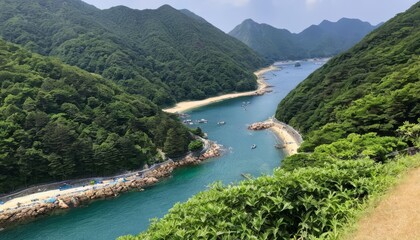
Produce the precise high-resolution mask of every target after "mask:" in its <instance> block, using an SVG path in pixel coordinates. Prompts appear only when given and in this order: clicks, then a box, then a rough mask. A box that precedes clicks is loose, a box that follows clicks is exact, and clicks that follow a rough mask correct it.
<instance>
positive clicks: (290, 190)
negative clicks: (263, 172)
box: [121, 3, 420, 240]
mask: <svg viewBox="0 0 420 240" xmlns="http://www.w3.org/2000/svg"><path fill="white" fill-rule="evenodd" d="M419 21H420V3H417V4H415V5H414V6H413V7H412V8H410V9H409V10H407V11H406V12H405V13H402V14H399V15H397V16H396V17H395V18H393V19H391V20H390V21H388V22H387V23H385V24H384V25H383V26H381V27H380V28H378V29H377V30H375V31H374V32H372V33H371V34H369V35H368V36H367V37H365V38H364V39H363V40H362V41H361V42H360V43H359V44H357V45H356V46H355V47H353V48H352V49H350V50H349V51H347V52H345V53H343V54H341V55H339V56H337V57H335V58H333V59H332V60H330V61H329V62H328V63H327V64H326V65H324V66H323V67H322V68H320V69H319V70H317V71H316V72H315V73H313V74H312V75H311V76H309V78H308V79H306V80H305V81H304V82H303V83H301V84H300V85H299V86H298V87H297V88H296V89H295V90H294V91H293V92H292V93H291V94H289V96H288V97H287V98H285V99H284V100H283V101H282V102H281V103H280V105H279V108H278V110H277V113H276V117H277V118H278V119H281V120H283V121H287V122H289V123H290V124H292V125H293V126H295V127H298V128H299V129H300V130H301V131H304V133H306V135H305V136H304V139H305V142H304V144H303V146H302V147H303V148H304V150H305V151H311V152H307V153H299V154H295V155H293V156H291V157H288V158H286V159H285V160H283V162H282V168H280V169H276V170H275V171H274V174H273V175H272V176H263V177H259V178H257V179H254V180H248V181H244V182H241V183H239V184H237V185H235V184H232V185H229V186H225V187H224V186H222V184H221V183H216V184H214V185H213V186H212V187H211V188H210V190H208V191H205V192H202V193H200V194H198V195H196V196H194V197H193V198H191V199H189V200H188V201H187V202H186V203H182V204H176V205H175V206H174V207H173V208H172V209H171V210H170V211H169V213H168V214H167V215H166V216H165V217H163V218H162V219H160V220H159V221H154V222H152V224H151V226H150V228H149V229H148V230H147V231H146V232H144V233H141V234H140V235H138V236H135V237H133V236H126V237H122V238H121V240H123V239H127V240H128V239H340V237H342V235H341V234H343V232H345V231H348V229H350V227H349V225H351V224H352V223H353V222H354V220H355V218H356V216H357V214H360V211H361V210H363V209H366V207H367V205H368V204H370V203H372V199H378V197H379V196H381V195H383V194H384V192H385V191H386V190H387V189H388V188H389V187H390V186H392V184H393V183H395V181H396V180H397V179H399V178H400V177H401V175H400V174H401V173H403V172H404V171H407V169H409V168H415V167H416V168H418V167H420V154H417V155H415V156H413V157H407V156H402V157H401V156H397V157H396V158H394V159H390V156H393V155H394V154H390V153H394V151H395V150H401V149H404V148H406V147H407V146H409V145H411V144H413V145H416V146H417V147H420V122H419V121H420V119H419V117H420V109H419V107H420V58H419V56H420V55H419V54H420V52H419V51H420V45H419V44H420V41H419V40H420V22H419ZM405 121H407V122H405ZM409 122H411V123H409ZM397 128H398V129H397ZM348 133H351V134H348ZM397 134H401V137H399V136H398V137H397ZM384 135H387V136H384Z"/></svg>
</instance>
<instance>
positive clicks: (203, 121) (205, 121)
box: [197, 118, 208, 123]
mask: <svg viewBox="0 0 420 240" xmlns="http://www.w3.org/2000/svg"><path fill="white" fill-rule="evenodd" d="M197 122H198V123H207V122H208V120H207V119H204V118H202V119H200V120H197Z"/></svg>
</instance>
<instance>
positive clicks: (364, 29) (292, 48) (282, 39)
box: [229, 18, 375, 61]
mask: <svg viewBox="0 0 420 240" xmlns="http://www.w3.org/2000/svg"><path fill="white" fill-rule="evenodd" d="M373 29H375V26H372V25H370V24H369V23H367V22H362V21H360V20H358V19H348V18H342V19H340V20H339V21H338V22H330V21H326V20H325V21H323V22H322V23H320V24H319V25H312V26H310V27H308V28H307V29H305V30H304V31H302V32H301V33H299V34H295V33H291V32H289V31H288V30H285V29H277V28H274V27H272V26H270V25H267V24H259V23H256V22H254V21H253V20H251V19H247V20H245V21H244V22H243V23H241V24H240V25H238V26H237V27H235V28H234V29H233V30H232V31H231V32H230V33H229V34H230V35H231V36H233V37H235V38H237V39H239V40H241V41H242V42H243V43H245V44H246V45H248V46H249V47H251V48H252V49H254V50H255V51H256V52H258V53H260V54H261V55H263V56H264V57H266V58H267V59H269V60H271V61H273V60H285V59H303V58H313V57H326V56H332V55H336V54H338V53H340V52H342V51H345V50H347V49H349V48H350V47H352V46H353V45H354V44H356V43H357V42H358V41H360V40H361V39H362V38H363V37H364V36H365V35H366V34H368V33H369V32H370V31H372V30H373Z"/></svg>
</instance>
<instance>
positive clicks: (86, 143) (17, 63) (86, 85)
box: [0, 40, 191, 193]
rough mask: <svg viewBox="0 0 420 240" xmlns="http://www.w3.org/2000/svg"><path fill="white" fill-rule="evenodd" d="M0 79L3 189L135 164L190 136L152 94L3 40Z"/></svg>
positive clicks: (180, 148)
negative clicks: (132, 91)
mask: <svg viewBox="0 0 420 240" xmlns="http://www.w3.org/2000/svg"><path fill="white" fill-rule="evenodd" d="M0 79H1V92H0V136H1V138H0V166H1V167H0V180H1V181H0V193H4V192H8V191H12V190H14V189H16V188H19V187H23V186H28V185H30V184H36V183H41V182H48V181H56V180H64V179H70V178H76V177H88V176H104V175H109V174H113V173H116V172H122V171H125V170H130V169H139V168H142V167H143V166H144V165H145V164H152V163H154V162H156V161H159V160H161V157H160V155H159V154H158V151H157V148H160V149H163V150H164V151H166V153H167V154H168V155H169V156H171V155H172V156H179V155H180V154H183V153H185V152H186V151H187V148H188V144H189V143H190V140H191V136H190V134H189V131H188V130H187V129H186V127H185V126H183V125H182V124H181V123H180V122H179V121H178V119H177V118H176V117H174V116H172V115H169V114H166V113H163V112H162V111H161V110H160V109H159V107H158V106H157V105H155V104H154V103H152V102H151V101H150V100H148V99H146V98H144V97H141V96H138V95H132V94H128V93H126V92H125V91H124V90H123V89H122V88H121V87H120V86H118V85H116V84H115V83H113V82H112V81H110V80H106V79H104V78H102V77H101V76H99V75H97V74H92V73H88V72H86V71H83V70H81V69H79V68H77V67H72V66H68V65H65V64H63V63H62V62H60V61H59V60H57V59H53V58H48V57H43V56H40V55H38V54H34V53H31V52H29V51H27V50H24V49H23V48H21V47H19V46H16V45H14V44H10V43H6V42H5V41H3V40H0Z"/></svg>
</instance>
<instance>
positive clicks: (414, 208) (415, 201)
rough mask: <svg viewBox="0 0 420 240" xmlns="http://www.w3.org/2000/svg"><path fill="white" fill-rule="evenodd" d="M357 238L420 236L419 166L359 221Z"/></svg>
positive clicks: (409, 239) (386, 239)
mask: <svg viewBox="0 0 420 240" xmlns="http://www.w3.org/2000/svg"><path fill="white" fill-rule="evenodd" d="M349 239H354V240H374V239H375V240H376V239H383V240H391V239H392V240H393V239H398V240H404V239H405V240H416V239H417V240H418V239H420V168H417V169H414V170H412V171H411V172H410V173H408V175H407V176H406V177H405V178H404V179H403V180H402V182H401V183H400V184H399V185H397V186H396V187H395V188H394V189H393V190H391V192H390V193H389V194H388V195H387V196H386V197H385V199H384V200H382V201H381V202H379V205H378V206H377V207H376V208H375V209H374V210H373V211H372V213H370V214H369V215H367V216H366V217H364V218H362V219H361V220H360V222H359V227H358V230H357V231H356V232H355V234H354V235H353V236H352V237H350V238H349Z"/></svg>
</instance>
